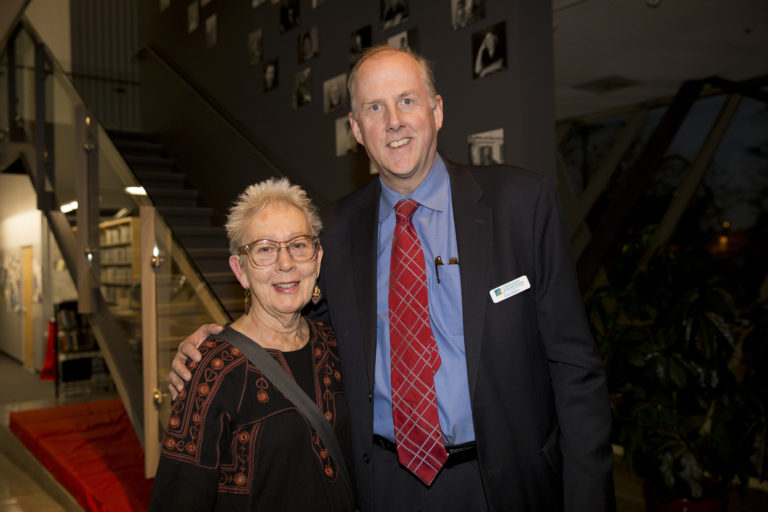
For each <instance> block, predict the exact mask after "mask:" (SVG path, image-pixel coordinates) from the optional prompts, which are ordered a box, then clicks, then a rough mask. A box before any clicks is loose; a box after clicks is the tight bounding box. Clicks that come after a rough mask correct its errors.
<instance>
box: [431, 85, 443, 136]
mask: <svg viewBox="0 0 768 512" xmlns="http://www.w3.org/2000/svg"><path fill="white" fill-rule="evenodd" d="M432 115H433V116H435V127H437V129H438V130H439V129H440V128H442V127H443V97H442V96H440V95H439V94H436V95H435V106H434V107H432Z"/></svg>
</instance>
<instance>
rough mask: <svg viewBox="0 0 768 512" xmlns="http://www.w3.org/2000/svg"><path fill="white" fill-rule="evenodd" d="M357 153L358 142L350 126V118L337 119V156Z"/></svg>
mask: <svg viewBox="0 0 768 512" xmlns="http://www.w3.org/2000/svg"><path fill="white" fill-rule="evenodd" d="M355 152H357V140H356V139H355V135H354V134H353V133H352V126H350V124H349V116H344V117H339V118H338V119H336V156H344V155H346V154H349V153H355Z"/></svg>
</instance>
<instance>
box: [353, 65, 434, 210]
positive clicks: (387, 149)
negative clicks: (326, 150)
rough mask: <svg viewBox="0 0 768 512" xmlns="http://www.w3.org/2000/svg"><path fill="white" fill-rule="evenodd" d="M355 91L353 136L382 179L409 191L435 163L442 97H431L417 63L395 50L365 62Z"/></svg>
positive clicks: (391, 186)
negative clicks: (362, 147)
mask: <svg viewBox="0 0 768 512" xmlns="http://www.w3.org/2000/svg"><path fill="white" fill-rule="evenodd" d="M354 91H355V97H354V98H353V101H354V105H353V113H352V114H350V122H351V124H352V131H353V133H354V135H355V138H356V139H357V141H358V142H359V143H360V144H362V145H363V146H364V147H365V149H366V151H367V152H368V156H369V157H370V158H371V160H372V161H373V163H374V165H376V168H377V169H378V170H379V174H380V175H381V179H382V181H383V182H384V183H385V184H386V185H387V186H388V187H390V188H392V189H393V190H396V191H397V192H399V193H400V194H402V195H408V194H410V193H411V192H413V191H414V190H415V189H416V187H418V186H419V184H420V183H421V182H422V181H423V180H424V178H425V177H426V176H427V174H429V170H430V169H431V168H432V164H433V163H434V162H435V154H436V152H437V132H438V130H439V129H440V127H441V126H442V124H443V100H442V98H441V97H440V96H439V95H438V96H435V98H434V100H433V99H432V98H430V96H429V92H428V90H427V87H426V85H425V83H424V76H423V74H422V70H421V67H420V66H419V63H418V62H417V61H416V60H415V59H414V58H413V57H411V56H409V55H407V54H404V53H401V52H395V51H386V52H382V53H379V54H376V55H374V56H373V57H371V58H369V59H368V60H367V61H365V62H364V63H363V64H362V65H361V66H360V68H359V69H358V71H357V76H356V80H355V87H354ZM433 103H434V105H433Z"/></svg>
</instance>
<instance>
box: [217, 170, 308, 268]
mask: <svg viewBox="0 0 768 512" xmlns="http://www.w3.org/2000/svg"><path fill="white" fill-rule="evenodd" d="M274 203H284V204H288V205H291V206H295V207H296V208H298V209H299V210H301V211H302V212H303V213H304V215H306V216H307V221H308V222H309V227H310V229H312V235H313V236H318V235H319V234H320V231H321V230H322V229H323V223H322V221H321V220H320V215H319V214H318V213H317V207H316V206H315V205H314V203H312V200H311V199H310V198H309V196H308V195H307V193H306V192H305V191H304V189H303V188H301V187H300V186H298V185H292V184H291V182H290V181H288V178H269V179H267V180H264V181H260V182H259V183H254V184H253V185H251V186H249V187H248V188H246V189H245V191H244V192H243V193H242V194H240V196H238V198H237V200H236V201H235V202H234V203H233V204H232V208H230V210H229V214H228V215H227V223H226V224H225V226H224V227H225V228H226V230H227V239H228V241H229V252H230V254H234V255H237V254H238V248H240V247H241V246H242V245H243V244H247V243H249V242H252V241H253V240H243V238H244V237H245V235H246V232H247V231H248V222H249V221H250V219H251V217H252V216H253V215H255V214H257V213H259V212H260V211H261V210H263V209H264V207H266V206H267V205H270V204H274Z"/></svg>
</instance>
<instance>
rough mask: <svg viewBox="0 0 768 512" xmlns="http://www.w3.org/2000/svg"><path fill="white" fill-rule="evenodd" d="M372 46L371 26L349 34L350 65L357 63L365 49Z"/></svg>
mask: <svg viewBox="0 0 768 512" xmlns="http://www.w3.org/2000/svg"><path fill="white" fill-rule="evenodd" d="M370 46H371V26H370V25H366V26H364V27H363V28H361V29H358V30H355V31H354V32H351V33H350V34H349V67H350V68H351V67H352V66H354V65H355V63H356V62H357V59H359V58H360V54H361V53H363V50H365V49H366V48H369V47H370Z"/></svg>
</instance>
